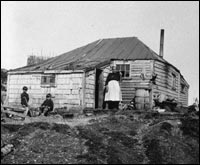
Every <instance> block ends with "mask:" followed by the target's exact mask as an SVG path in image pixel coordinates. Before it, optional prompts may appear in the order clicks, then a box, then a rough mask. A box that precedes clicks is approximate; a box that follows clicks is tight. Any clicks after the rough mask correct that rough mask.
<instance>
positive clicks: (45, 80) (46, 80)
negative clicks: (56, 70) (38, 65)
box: [41, 75, 55, 86]
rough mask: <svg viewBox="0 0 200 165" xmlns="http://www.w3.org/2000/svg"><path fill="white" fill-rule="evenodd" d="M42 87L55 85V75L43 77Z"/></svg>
mask: <svg viewBox="0 0 200 165" xmlns="http://www.w3.org/2000/svg"><path fill="white" fill-rule="evenodd" d="M41 85H49V86H54V85H55V75H43V76H42V77H41Z"/></svg>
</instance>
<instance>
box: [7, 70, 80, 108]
mask: <svg viewBox="0 0 200 165" xmlns="http://www.w3.org/2000/svg"><path fill="white" fill-rule="evenodd" d="M42 75H43V74H37V73H34V74H14V75H12V74H9V75H8V90H7V96H8V103H9V104H15V105H20V94H21V93H22V87H23V86H27V87H28V89H29V90H28V94H29V95H30V105H31V106H33V107H38V106H40V105H41V104H42V102H43V101H44V100H45V98H46V94H47V93H51V94H52V95H53V97H54V98H53V101H54V104H55V107H63V106H67V107H73V106H76V107H77V106H82V104H83V99H82V92H83V91H82V89H83V88H82V83H83V82H82V79H83V73H67V74H66V73H65V74H56V80H55V86H54V87H48V86H45V85H42V86H41V76H42Z"/></svg>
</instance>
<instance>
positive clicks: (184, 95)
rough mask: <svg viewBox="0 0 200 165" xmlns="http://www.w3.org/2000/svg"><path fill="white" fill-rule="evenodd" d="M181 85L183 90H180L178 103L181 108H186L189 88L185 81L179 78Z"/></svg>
mask: <svg viewBox="0 0 200 165" xmlns="http://www.w3.org/2000/svg"><path fill="white" fill-rule="evenodd" d="M180 81H181V83H182V84H184V85H185V89H184V90H183V91H181V90H180V102H181V103H182V105H183V106H188V90H189V87H188V85H186V83H185V81H184V80H183V79H182V78H181V80H180Z"/></svg>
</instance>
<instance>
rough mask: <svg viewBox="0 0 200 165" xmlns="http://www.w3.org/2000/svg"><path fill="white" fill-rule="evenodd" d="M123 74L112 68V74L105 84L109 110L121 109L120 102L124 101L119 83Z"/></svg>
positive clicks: (114, 67)
mask: <svg viewBox="0 0 200 165" xmlns="http://www.w3.org/2000/svg"><path fill="white" fill-rule="evenodd" d="M120 81H121V74H120V72H119V71H117V70H116V66H113V67H112V72H111V73H109V74H108V77H107V79H106V84H105V89H106V93H105V102H106V103H107V104H108V108H109V109H115V110H118V109H119V102H120V101H122V95H121V89H120V85H119V82H120Z"/></svg>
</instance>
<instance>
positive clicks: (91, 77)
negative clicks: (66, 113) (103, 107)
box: [85, 70, 95, 108]
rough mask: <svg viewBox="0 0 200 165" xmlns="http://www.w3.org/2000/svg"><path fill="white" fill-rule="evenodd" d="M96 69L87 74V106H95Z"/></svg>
mask: <svg viewBox="0 0 200 165" xmlns="http://www.w3.org/2000/svg"><path fill="white" fill-rule="evenodd" d="M94 92H95V71H94V70H92V71H89V72H87V73H86V74H85V107H91V108H92V107H93V108H94V107H95V93H94Z"/></svg>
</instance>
